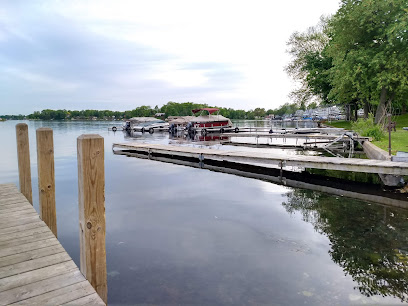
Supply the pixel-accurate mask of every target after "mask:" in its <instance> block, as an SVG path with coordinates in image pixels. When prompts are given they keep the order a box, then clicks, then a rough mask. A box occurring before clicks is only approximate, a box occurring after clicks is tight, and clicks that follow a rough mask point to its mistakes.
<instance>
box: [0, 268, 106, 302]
mask: <svg viewBox="0 0 408 306" xmlns="http://www.w3.org/2000/svg"><path fill="white" fill-rule="evenodd" d="M84 280H85V278H84V276H83V275H82V274H81V272H80V271H78V270H77V271H68V272H66V273H62V274H61V275H57V276H54V277H52V276H51V277H49V278H47V279H43V280H40V281H38V282H33V283H30V284H27V285H26V286H24V287H16V288H12V289H10V290H6V291H3V292H1V293H0V301H1V302H0V305H8V304H11V303H16V302H18V301H24V300H27V299H29V298H32V297H37V299H40V297H39V296H41V295H42V294H44V293H48V292H52V291H54V290H56V289H59V288H64V287H66V286H69V285H72V284H75V283H79V282H83V281H84ZM88 284H89V283H88ZM48 304H51V305H56V304H57V303H54V302H53V300H52V299H49V301H48ZM99 305H101V304H99ZM102 305H103V304H102Z"/></svg>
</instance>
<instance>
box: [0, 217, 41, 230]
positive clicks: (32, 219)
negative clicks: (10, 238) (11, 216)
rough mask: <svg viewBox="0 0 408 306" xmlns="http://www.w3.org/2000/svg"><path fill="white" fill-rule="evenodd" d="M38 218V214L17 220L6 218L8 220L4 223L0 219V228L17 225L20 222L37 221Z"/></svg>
mask: <svg viewBox="0 0 408 306" xmlns="http://www.w3.org/2000/svg"><path fill="white" fill-rule="evenodd" d="M38 220H40V216H38V215H34V216H30V217H25V218H21V219H18V220H8V222H6V223H3V222H4V220H2V221H0V229H2V228H8V227H14V226H17V225H22V224H27V223H33V222H37V221H38Z"/></svg>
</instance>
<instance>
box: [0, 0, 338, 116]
mask: <svg viewBox="0 0 408 306" xmlns="http://www.w3.org/2000/svg"><path fill="white" fill-rule="evenodd" d="M338 6H339V2H338V0H308V1H305V0H288V1H272V0H266V1H261V0H247V1H238V0H235V1H227V0H216V1H212V0H206V1H193V0H190V1H178V0H171V1H168V0H165V1H156V0H149V1H147V0H145V1H136V0H134V1H131V0H129V1H125V0H124V1H122V0H111V1H100V0H99V1H85V0H83V1H82V0H81V1H51V0H48V1H42V0H36V1H29V0H26V1H19V0H10V1H8V0H0V114H18V113H21V114H29V113H31V112H33V111H35V110H42V109H45V108H52V109H59V108H61V109H62V108H65V109H87V108H93V109H112V110H127V109H132V108H135V107H137V106H140V105H150V106H152V107H154V106H155V105H158V106H161V105H163V104H165V103H167V102H168V101H176V102H186V101H193V102H202V103H208V104H210V105H217V106H222V107H232V108H236V109H238V108H240V109H246V110H248V109H251V108H252V109H253V108H255V107H264V108H266V109H269V108H276V107H278V106H279V105H281V104H283V103H285V102H289V98H288V94H289V92H290V90H291V87H292V86H294V83H293V82H292V81H291V80H290V79H289V78H288V77H287V75H286V73H285V72H284V71H283V68H284V66H285V65H286V64H287V62H288V61H289V56H288V55H287V54H286V53H285V50H286V49H287V47H286V42H287V40H288V38H289V36H290V34H291V33H292V32H294V31H296V30H298V31H303V30H305V29H306V28H307V27H308V26H312V25H315V24H316V23H317V22H318V21H319V17H320V16H321V15H328V14H333V13H335V11H336V10H337V9H338Z"/></svg>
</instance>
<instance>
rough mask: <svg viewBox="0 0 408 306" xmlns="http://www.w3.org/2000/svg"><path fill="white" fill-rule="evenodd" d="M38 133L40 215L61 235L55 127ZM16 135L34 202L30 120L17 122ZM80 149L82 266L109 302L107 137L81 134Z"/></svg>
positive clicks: (25, 188) (24, 188)
mask: <svg viewBox="0 0 408 306" xmlns="http://www.w3.org/2000/svg"><path fill="white" fill-rule="evenodd" d="M36 136H37V137H36V138H37V163H38V193H39V204H40V216H41V219H42V220H43V221H44V222H45V223H46V224H47V226H48V227H49V228H50V230H51V231H52V232H53V234H54V235H55V237H57V217H56V208H55V174H54V143H53V131H52V129H49V128H39V129H37V131H36ZM16 137H17V139H16V140H17V156H18V169H19V183H20V192H21V193H22V194H23V195H24V196H25V197H26V198H27V200H28V201H29V202H30V203H31V204H33V201H32V186H31V166H30V150H29V137H28V126H27V124H25V123H19V124H17V125H16ZM77 149H78V151H77V152H78V154H77V159H78V207H79V239H80V270H81V273H82V274H83V275H84V276H85V278H86V279H87V280H88V281H89V283H90V284H91V285H92V286H93V287H94V289H95V290H96V292H97V293H98V295H99V296H100V297H101V299H102V300H103V301H104V302H105V303H107V272H106V248H105V232H106V228H105V227H106V222H105V168H104V139H103V137H101V136H99V135H96V134H88V135H81V136H79V137H78V138H77Z"/></svg>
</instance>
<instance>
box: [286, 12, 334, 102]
mask: <svg viewBox="0 0 408 306" xmlns="http://www.w3.org/2000/svg"><path fill="white" fill-rule="evenodd" d="M327 23H328V18H327V17H323V16H322V17H321V18H320V22H319V23H318V24H317V25H316V26H314V27H310V28H308V29H307V30H306V31H305V32H294V33H293V34H292V35H291V36H290V38H289V41H288V42H287V45H288V47H289V49H288V50H287V52H288V53H289V54H290V55H291V56H292V61H291V62H290V63H289V64H288V65H287V66H286V67H285V71H286V72H287V73H288V74H289V75H290V76H291V77H292V78H293V79H295V80H296V81H298V82H299V83H300V87H299V88H297V89H295V90H293V91H292V92H291V93H290V97H291V98H292V99H293V100H294V101H295V102H296V103H297V104H298V105H299V107H301V108H303V107H304V106H305V105H306V104H308V103H309V102H311V101H313V100H314V98H318V100H319V101H318V102H320V101H323V102H328V99H327V97H328V92H329V91H330V90H327V87H329V88H330V83H329V79H328V75H327V73H328V71H329V69H330V68H331V59H330V58H329V57H328V56H327V54H326V53H325V52H324V50H325V48H326V47H327V45H328V43H329V36H328V35H327Z"/></svg>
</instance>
